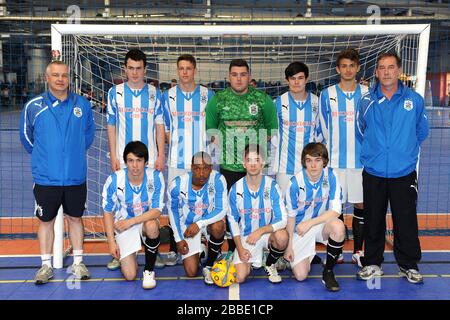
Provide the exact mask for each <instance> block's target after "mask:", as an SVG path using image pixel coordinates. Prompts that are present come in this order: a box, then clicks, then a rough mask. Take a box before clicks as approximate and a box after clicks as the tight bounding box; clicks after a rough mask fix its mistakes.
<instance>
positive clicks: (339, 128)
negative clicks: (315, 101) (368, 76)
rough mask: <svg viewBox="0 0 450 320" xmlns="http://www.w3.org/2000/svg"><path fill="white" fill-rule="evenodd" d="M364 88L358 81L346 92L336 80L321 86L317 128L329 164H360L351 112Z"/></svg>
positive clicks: (346, 166)
mask: <svg viewBox="0 0 450 320" xmlns="http://www.w3.org/2000/svg"><path fill="white" fill-rule="evenodd" d="M367 91H368V88H367V87H366V86H363V85H360V84H358V85H357V86H356V90H355V91H354V92H347V93H346V92H343V91H342V90H341V88H340V87H339V85H338V84H336V85H333V86H331V87H328V88H326V89H324V90H323V91H322V93H321V95H320V102H319V110H320V129H321V131H322V133H323V137H324V139H325V141H324V143H325V144H326V147H327V149H328V154H329V157H330V163H329V166H330V167H331V168H341V169H347V168H362V164H361V160H360V154H361V144H360V143H359V141H358V140H357V139H356V124H355V113H356V108H357V106H358V101H359V100H360V98H361V96H362V95H364V94H365V93H366V92H367Z"/></svg>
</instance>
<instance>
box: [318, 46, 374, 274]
mask: <svg viewBox="0 0 450 320" xmlns="http://www.w3.org/2000/svg"><path fill="white" fill-rule="evenodd" d="M359 69H360V62H359V53H358V51H356V50H355V49H352V48H348V49H345V50H342V51H341V52H340V53H339V55H338V57H337V59H336V71H337V73H338V74H339V75H340V81H339V83H338V84H335V85H333V86H331V87H328V88H326V89H324V90H323V91H322V92H321V94H320V101H319V109H320V113H319V114H320V129H319V130H320V131H321V132H323V137H324V143H325V145H326V147H327V150H328V154H329V157H330V163H329V166H330V167H331V168H333V169H334V173H335V174H336V175H337V176H338V178H339V182H340V183H341V187H342V196H343V199H342V204H343V205H344V204H345V203H346V202H349V203H352V204H353V219H352V232H353V239H354V243H353V255H352V262H353V263H356V264H358V266H361V257H362V256H363V255H364V253H363V242H364V205H363V191H362V163H361V160H360V153H361V144H360V143H359V141H358V139H356V125H355V113H356V107H357V103H358V101H359V99H361V96H362V95H364V94H365V93H366V92H367V90H368V89H367V87H366V86H364V85H361V84H358V83H357V82H356V75H357V73H358V71H359ZM340 219H341V220H342V221H344V213H343V211H342V214H341V216H340ZM343 261H344V258H343V256H341V257H339V260H338V263H342V262H343Z"/></svg>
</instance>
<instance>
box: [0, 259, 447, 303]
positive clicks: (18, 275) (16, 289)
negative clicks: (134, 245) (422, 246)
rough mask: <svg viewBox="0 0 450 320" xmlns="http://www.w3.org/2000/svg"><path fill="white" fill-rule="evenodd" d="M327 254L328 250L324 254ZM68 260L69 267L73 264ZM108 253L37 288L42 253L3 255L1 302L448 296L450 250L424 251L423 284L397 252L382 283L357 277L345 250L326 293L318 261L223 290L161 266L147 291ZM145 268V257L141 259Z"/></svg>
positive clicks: (258, 274) (388, 262)
mask: <svg viewBox="0 0 450 320" xmlns="http://www.w3.org/2000/svg"><path fill="white" fill-rule="evenodd" d="M320 255H321V256H322V257H324V253H323V252H322V253H321V254H320ZM71 259H72V258H71V257H70V258H68V259H67V260H66V263H65V267H67V266H68V265H70V263H71V261H72V260H71ZM108 260H109V257H108V256H106V255H89V256H86V257H85V262H86V264H87V265H88V267H89V270H90V272H91V274H92V278H91V279H90V280H88V281H81V282H77V281H74V280H73V278H72V276H71V274H70V273H67V272H66V268H64V269H59V270H56V272H55V277H54V279H53V280H51V282H50V283H47V284H45V285H42V286H36V285H35V284H34V283H33V277H34V274H35V272H36V266H38V265H39V263H40V258H39V257H36V256H35V257H14V258H0V300H31V299H32V300H35V299H39V300H40V299H43V300H159V299H162V300H327V299H333V300H340V299H345V300H449V299H450V290H449V288H450V267H449V266H450V252H449V251H446V252H424V253H423V259H422V263H421V264H420V266H419V267H420V270H421V272H422V274H423V276H424V283H423V284H420V285H414V284H410V283H408V282H407V281H406V280H405V279H404V278H400V277H399V276H398V274H397V272H398V268H397V266H396V264H395V263H394V258H393V255H392V253H390V252H389V253H386V254H385V263H384V265H383V269H384V272H385V275H384V276H383V277H382V278H380V279H379V281H372V282H370V281H369V282H365V281H358V280H356V279H355V273H356V271H357V267H356V266H355V265H353V264H351V263H349V261H350V260H351V258H350V253H347V254H345V260H346V261H347V262H346V263H344V264H341V265H337V266H336V268H335V274H336V277H337V280H338V281H339V283H340V286H341V290H340V291H339V292H337V293H330V292H328V291H326V289H325V288H324V286H323V284H322V282H321V272H322V267H321V266H319V265H313V267H312V270H311V274H310V276H309V278H308V279H307V280H306V281H305V282H302V283H299V282H297V281H296V280H295V279H294V278H293V277H292V275H291V272H290V271H283V272H282V273H281V275H282V277H283V282H282V283H281V284H271V283H270V282H269V281H268V280H267V277H266V276H265V273H264V271H263V270H262V269H259V270H255V271H253V274H252V276H251V278H250V279H249V280H248V281H247V282H246V283H244V284H240V285H233V286H231V287H229V288H219V287H217V286H208V285H206V284H204V282H203V278H202V277H200V276H199V277H197V278H191V279H188V278H186V277H185V275H184V271H183V267H182V266H181V265H177V266H174V267H165V268H163V269H156V280H157V286H156V288H155V289H153V290H143V289H142V287H141V285H142V282H141V281H140V280H137V281H132V282H127V281H125V280H124V279H123V278H122V277H121V274H120V271H109V270H107V269H106V267H105V265H106V263H107V262H108ZM139 261H140V271H142V268H143V267H142V263H143V256H140V257H139Z"/></svg>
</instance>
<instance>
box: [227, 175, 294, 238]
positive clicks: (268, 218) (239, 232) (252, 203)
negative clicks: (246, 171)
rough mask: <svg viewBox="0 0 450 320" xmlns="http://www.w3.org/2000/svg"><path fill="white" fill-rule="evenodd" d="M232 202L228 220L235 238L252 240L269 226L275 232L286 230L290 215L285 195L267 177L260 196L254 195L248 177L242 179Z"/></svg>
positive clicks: (232, 189)
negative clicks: (252, 235) (261, 229)
mask: <svg viewBox="0 0 450 320" xmlns="http://www.w3.org/2000/svg"><path fill="white" fill-rule="evenodd" d="M229 198H230V210H229V212H228V214H227V219H228V222H229V223H230V228H231V234H232V236H233V237H236V236H248V235H249V234H251V233H252V232H253V231H256V230H257V229H259V228H262V227H264V226H267V225H269V224H271V225H272V227H273V230H274V231H277V230H279V229H283V228H285V227H286V223H287V212H286V208H285V206H284V201H283V196H282V192H281V190H280V187H279V186H278V184H277V183H276V182H275V180H273V179H272V178H270V177H269V176H263V178H262V181H261V185H260V187H259V190H258V191H257V192H252V191H250V189H249V188H248V185H247V178H246V177H244V178H242V179H240V180H239V181H238V182H236V183H235V184H234V185H233V187H231V190H230V194H229Z"/></svg>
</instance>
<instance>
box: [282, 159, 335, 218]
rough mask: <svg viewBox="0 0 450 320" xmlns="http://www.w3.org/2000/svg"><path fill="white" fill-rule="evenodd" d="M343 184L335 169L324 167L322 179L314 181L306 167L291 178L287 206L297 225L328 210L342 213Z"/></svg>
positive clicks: (289, 214) (287, 193)
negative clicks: (310, 179) (307, 173)
mask: <svg viewBox="0 0 450 320" xmlns="http://www.w3.org/2000/svg"><path fill="white" fill-rule="evenodd" d="M341 201H342V192H341V185H340V184H339V181H338V179H337V177H336V175H335V174H334V172H333V169H331V168H329V167H326V168H324V169H323V172H322V176H321V177H320V179H319V180H318V181H317V182H315V183H312V182H311V181H309V180H308V177H307V175H306V169H303V170H302V171H301V172H299V173H297V174H296V175H295V176H293V177H292V178H291V181H290V183H289V187H288V192H286V208H287V211H288V216H289V217H291V218H292V217H295V225H296V226H297V225H298V224H299V223H300V222H302V221H307V220H310V219H314V218H316V217H318V216H319V215H321V214H322V213H323V212H325V211H327V210H333V211H336V212H337V213H341Z"/></svg>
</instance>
